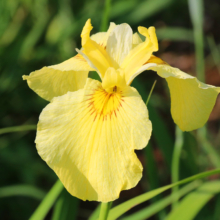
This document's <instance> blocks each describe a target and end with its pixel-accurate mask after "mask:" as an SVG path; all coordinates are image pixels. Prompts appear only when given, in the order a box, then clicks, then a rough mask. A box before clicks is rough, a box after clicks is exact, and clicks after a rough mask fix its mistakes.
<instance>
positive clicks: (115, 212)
mask: <svg viewBox="0 0 220 220" xmlns="http://www.w3.org/2000/svg"><path fill="white" fill-rule="evenodd" d="M219 173H220V169H215V170H212V171H207V172H203V173H199V174H197V175H194V176H191V177H188V178H186V179H184V180H181V181H179V182H176V183H173V184H170V185H167V186H164V187H161V188H158V189H155V190H152V191H150V192H147V193H144V194H142V195H140V196H137V197H135V198H133V199H130V200H128V201H126V202H124V203H122V204H120V205H118V206H116V207H114V208H113V209H111V210H110V213H109V217H108V220H115V219H117V218H118V217H119V216H121V215H122V214H124V213H125V212H126V211H128V210H129V209H131V208H133V207H134V206H136V205H139V204H141V203H143V202H146V201H148V200H149V199H151V198H153V197H155V196H157V195H159V194H160V193H162V192H164V191H166V190H168V189H171V188H172V187H175V186H178V185H181V184H184V183H188V182H191V181H194V180H197V179H201V178H205V177H208V176H211V175H214V174H219Z"/></svg>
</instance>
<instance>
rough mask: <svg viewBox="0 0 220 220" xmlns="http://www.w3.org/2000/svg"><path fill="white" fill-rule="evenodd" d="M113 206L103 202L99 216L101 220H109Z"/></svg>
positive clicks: (110, 203)
mask: <svg viewBox="0 0 220 220" xmlns="http://www.w3.org/2000/svg"><path fill="white" fill-rule="evenodd" d="M111 206H112V202H107V203H105V202H103V203H102V204H101V210H100V214H99V220H107V218H108V213H109V210H110V208H111Z"/></svg>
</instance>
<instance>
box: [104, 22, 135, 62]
mask: <svg viewBox="0 0 220 220" xmlns="http://www.w3.org/2000/svg"><path fill="white" fill-rule="evenodd" d="M132 40H133V32H132V29H131V27H130V26H129V25H128V24H120V25H117V26H116V27H115V28H114V30H113V31H112V32H111V34H110V35H109V38H108V41H107V46H106V51H107V53H108V54H109V56H110V57H111V58H112V59H113V60H114V61H115V62H116V63H117V64H118V65H119V66H120V65H121V64H122V62H123V60H124V58H125V57H126V56H127V55H128V53H129V52H130V50H131V49H132Z"/></svg>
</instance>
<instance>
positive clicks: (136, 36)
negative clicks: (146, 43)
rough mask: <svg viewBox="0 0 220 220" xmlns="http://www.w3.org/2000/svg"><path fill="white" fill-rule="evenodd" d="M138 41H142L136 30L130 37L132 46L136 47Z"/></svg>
mask: <svg viewBox="0 0 220 220" xmlns="http://www.w3.org/2000/svg"><path fill="white" fill-rule="evenodd" d="M140 43H143V41H142V40H141V38H140V36H139V34H138V33H137V32H136V33H134V34H133V37H132V48H134V47H136V46H137V45H138V44H140Z"/></svg>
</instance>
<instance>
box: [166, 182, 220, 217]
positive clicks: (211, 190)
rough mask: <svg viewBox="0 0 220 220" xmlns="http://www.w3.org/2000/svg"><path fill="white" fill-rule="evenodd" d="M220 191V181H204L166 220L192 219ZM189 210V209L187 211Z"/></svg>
mask: <svg viewBox="0 0 220 220" xmlns="http://www.w3.org/2000/svg"><path fill="white" fill-rule="evenodd" d="M219 192H220V181H212V182H208V183H204V184H203V185H202V186H201V187H199V189H198V190H196V191H195V192H192V193H190V194H188V195H187V196H186V197H185V198H184V199H183V200H182V201H181V202H180V203H179V206H178V207H177V208H175V209H174V210H173V211H172V212H171V213H170V214H169V216H168V217H167V218H166V220H176V219H178V220H192V219H194V217H195V216H196V215H197V213H198V212H199V211H200V210H201V209H202V207H203V206H204V205H205V204H206V203H207V202H208V201H209V200H210V199H211V198H212V197H213V196H214V195H215V194H216V193H219ZM186 210H187V211H186Z"/></svg>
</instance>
